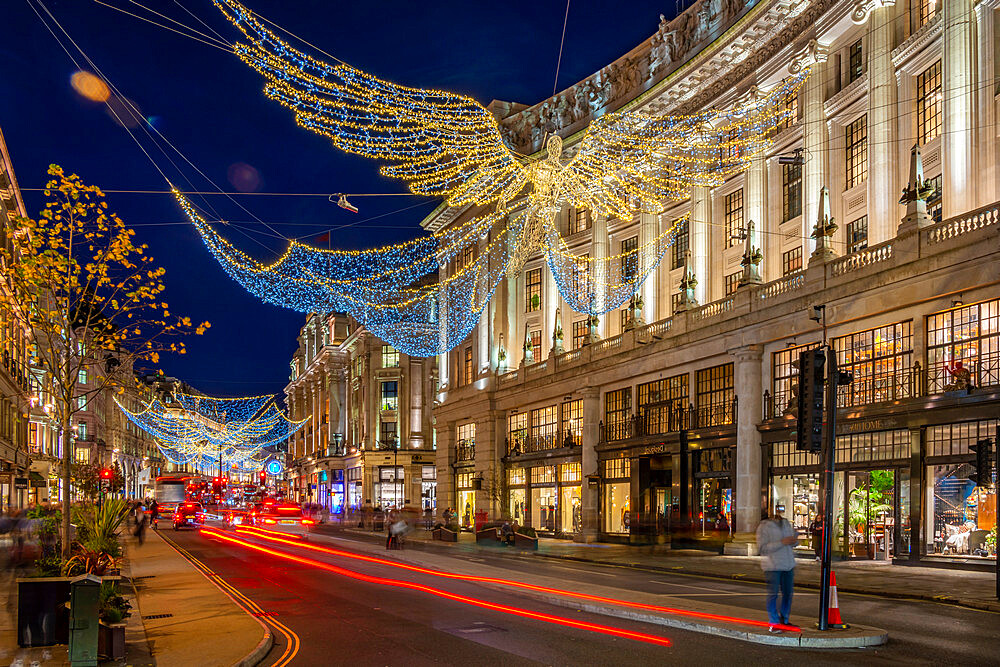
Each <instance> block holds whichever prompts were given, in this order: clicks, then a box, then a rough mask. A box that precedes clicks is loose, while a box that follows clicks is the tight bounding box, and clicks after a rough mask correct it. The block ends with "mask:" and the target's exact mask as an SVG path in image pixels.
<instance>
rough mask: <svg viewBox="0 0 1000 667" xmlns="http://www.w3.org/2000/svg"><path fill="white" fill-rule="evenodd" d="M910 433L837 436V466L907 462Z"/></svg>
mask: <svg viewBox="0 0 1000 667" xmlns="http://www.w3.org/2000/svg"><path fill="white" fill-rule="evenodd" d="M909 458H910V432H909V431H906V430H897V431H872V432H870V433H854V434H851V435H838V436H837V464H838V467H840V464H847V463H868V462H874V461H892V460H902V459H906V460H909Z"/></svg>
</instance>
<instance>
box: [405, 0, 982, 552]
mask: <svg viewBox="0 0 1000 667" xmlns="http://www.w3.org/2000/svg"><path fill="white" fill-rule="evenodd" d="M997 5H1000V3H998V2H994V1H992V0H982V1H980V2H973V1H972V0H949V1H948V2H944V3H940V2H938V3H935V2H933V1H932V0H899V1H897V2H892V0H860V1H857V2H849V1H843V0H841V1H834V0H811V1H810V0H791V1H789V0H782V1H766V0H765V1H761V2H749V3H743V2H739V1H737V0H732V1H729V0H722V1H720V0H702V1H701V2H698V3H696V4H695V5H694V6H692V7H690V8H688V9H687V10H686V11H685V12H684V13H682V14H681V15H680V16H678V17H677V18H675V19H673V20H671V21H666V20H663V21H662V22H661V25H660V28H659V30H658V31H657V32H656V34H654V35H653V36H652V37H651V38H650V39H647V40H646V41H644V42H643V43H642V44H640V45H639V46H637V47H636V48H635V49H633V50H632V51H630V52H629V53H628V54H626V55H625V56H623V57H622V58H621V59H619V60H617V61H616V62H614V63H610V64H609V65H608V66H606V67H605V68H603V69H602V70H601V71H600V72H597V73H595V74H594V75H593V76H591V77H588V78H587V79H586V80H584V81H581V82H580V83H578V84H576V85H575V86H573V87H571V88H569V89H567V90H565V91H562V92H561V93H559V94H557V95H555V96H553V97H552V98H550V99H548V100H545V101H543V102H541V103H539V104H535V105H533V106H530V107H528V106H524V105H519V104H514V103H508V102H494V103H493V104H492V105H491V107H490V108H491V110H492V111H493V113H494V114H495V115H496V116H497V117H498V119H499V120H500V124H501V127H502V128H503V131H504V132H505V133H506V135H507V139H508V141H509V143H510V144H511V145H512V146H516V147H517V148H518V150H520V151H521V152H524V153H532V152H536V151H538V150H540V149H541V146H542V142H543V140H544V137H545V136H546V134H549V133H558V134H559V135H561V136H562V137H563V138H564V140H565V143H566V146H567V148H568V150H569V151H572V150H573V145H574V143H576V142H579V140H580V139H581V137H582V135H583V132H584V131H585V130H586V127H587V125H588V124H589V123H590V122H591V121H592V120H593V119H594V118H597V117H599V116H600V115H602V114H604V113H607V112H610V111H614V110H617V109H620V108H625V107H627V108H630V109H645V110H650V111H654V112H662V113H686V112H692V111H698V110H704V109H708V108H713V107H714V108H720V109H724V108H727V107H730V106H732V105H735V104H739V103H741V102H743V101H746V100H747V99H751V98H752V97H753V96H755V95H760V94H762V93H765V92H767V91H768V90H770V89H772V88H773V87H774V86H776V85H778V84H779V83H780V82H781V81H782V80H783V79H784V78H786V77H788V76H790V75H792V74H795V73H797V72H799V71H801V70H802V68H805V67H810V68H811V75H810V77H809V78H808V80H807V81H806V83H805V84H804V86H803V87H802V88H800V89H799V91H798V94H797V96H796V97H795V99H794V100H791V101H789V104H790V105H791V107H792V110H793V114H792V117H791V119H790V120H789V121H788V122H787V123H785V124H784V127H782V128H781V129H780V131H779V132H778V133H777V135H776V137H775V142H774V145H773V147H772V149H771V150H770V152H769V153H768V154H767V155H765V156H762V157H760V158H758V159H756V160H755V161H754V162H753V163H752V164H751V165H750V167H749V168H748V169H747V170H746V171H744V172H742V173H739V174H736V175H735V176H733V177H731V178H729V179H728V180H727V181H726V182H725V183H723V184H721V185H719V186H718V187H712V188H707V187H698V188H694V189H692V191H691V193H690V196H689V197H688V198H687V199H685V200H684V201H680V202H669V203H665V204H664V206H665V209H664V211H663V212H662V213H661V214H660V215H646V214H643V215H641V216H639V217H637V218H636V219H632V220H608V219H604V218H601V217H596V216H593V215H591V213H590V212H589V211H585V210H568V209H567V210H564V211H563V212H562V213H561V215H560V217H559V220H558V224H559V227H560V231H561V233H562V235H563V237H564V238H565V239H566V240H567V243H568V245H569V247H570V249H571V250H572V251H573V252H574V253H576V254H578V255H582V254H587V255H589V256H590V257H593V258H607V257H614V256H617V255H619V254H620V253H622V252H626V251H628V250H629V249H631V248H635V247H637V246H639V247H641V246H642V245H644V244H645V243H646V242H647V240H649V239H653V238H655V237H657V236H658V235H659V234H660V233H661V232H662V231H663V230H665V229H667V227H668V225H671V224H672V223H673V222H674V221H675V220H678V219H679V218H682V217H683V216H689V218H688V222H687V223H686V224H685V225H684V226H683V228H682V229H681V233H680V234H678V237H677V239H676V241H675V243H674V246H673V248H672V249H671V251H670V252H668V253H667V254H666V255H665V256H664V257H663V258H662V260H661V261H660V263H659V265H658V266H657V267H656V268H655V270H654V271H653V272H652V274H651V275H650V277H649V278H648V279H647V280H646V281H645V282H644V283H643V285H642V287H641V288H640V290H639V292H638V294H637V297H638V298H637V299H636V300H635V301H634V302H633V304H632V306H633V307H629V308H623V309H621V310H620V311H611V312H608V313H606V314H604V315H602V316H601V317H600V318H599V322H598V323H597V326H596V330H594V329H595V327H592V326H591V324H590V323H588V322H587V315H586V314H580V313H576V312H573V311H572V310H571V309H570V308H569V307H568V305H567V304H566V303H565V302H564V300H563V299H562V298H561V297H560V295H559V293H558V291H557V289H556V285H555V283H554V280H553V278H552V276H551V273H550V272H549V270H548V268H547V267H546V266H545V265H544V262H543V258H542V257H541V256H540V255H537V256H535V257H533V258H531V259H529V261H528V263H527V264H526V265H525V269H524V271H522V272H521V274H520V275H519V276H518V277H517V278H513V279H507V280H506V281H504V282H501V285H500V287H499V289H498V290H497V293H496V295H495V297H494V299H493V301H492V302H491V303H490V305H489V307H488V309H487V311H485V312H484V315H483V317H482V319H481V320H480V322H479V324H478V326H477V328H476V330H475V331H474V332H473V333H472V334H471V335H470V336H469V337H468V339H467V340H466V341H465V342H464V343H463V344H462V345H460V346H458V347H457V348H456V349H454V350H452V351H451V352H449V353H448V354H446V355H442V356H441V357H439V369H438V377H439V382H438V389H437V391H438V393H437V402H436V404H435V408H434V420H435V424H434V429H435V436H436V443H437V495H438V501H437V507H438V509H439V510H443V509H445V508H447V507H454V508H456V509H457V510H458V514H459V516H461V517H463V520H466V523H469V524H471V522H472V519H471V517H473V516H475V515H476V512H477V511H478V512H480V513H481V512H486V513H487V514H488V515H490V516H492V517H496V516H511V517H513V518H515V519H517V520H518V521H519V522H521V523H523V524H529V525H532V526H533V527H535V528H536V529H537V530H538V531H540V532H541V533H542V534H550V535H554V536H562V537H572V538H574V539H578V540H587V541H590V540H605V541H622V542H632V543H654V542H661V541H667V540H671V541H674V542H681V541H683V542H686V543H696V544H705V545H706V546H711V547H713V548H724V549H725V550H726V551H727V552H730V553H734V552H735V553H739V552H742V553H747V552H748V551H749V550H752V535H753V532H754V530H755V528H756V525H757V523H758V522H759V521H760V519H761V517H762V516H763V515H764V514H765V513H766V512H767V511H768V509H769V508H771V507H773V506H774V505H775V504H783V505H785V506H786V508H787V514H786V516H788V518H789V519H791V520H792V521H793V523H794V524H795V525H796V526H797V527H798V528H799V529H800V530H801V531H803V533H804V534H805V532H806V530H807V528H808V525H809V524H810V522H811V521H812V519H813V518H814V517H815V515H816V513H817V512H818V511H819V510H820V501H819V499H820V498H821V495H820V493H819V491H820V488H819V477H820V475H819V473H820V464H819V459H818V456H816V455H813V454H809V453H806V452H799V451H797V450H796V448H795V435H794V432H795V427H796V424H795V412H794V396H795V394H794V392H795V390H796V370H795V363H794V362H795V361H796V360H797V358H798V354H799V352H801V351H802V350H805V349H807V348H809V347H811V346H817V345H820V344H821V343H822V342H823V341H824V340H827V341H830V343H831V344H832V346H833V348H834V349H835V350H836V352H837V355H838V360H839V363H840V365H841V367H843V368H845V369H847V370H850V371H851V372H852V373H853V377H854V381H853V383H852V384H850V385H848V386H845V387H843V388H841V389H840V393H839V398H838V406H839V408H840V411H839V414H838V420H839V421H838V427H837V437H836V460H837V462H836V466H837V473H836V477H835V482H834V498H835V501H834V502H835V508H834V509H835V516H836V517H837V521H836V531H837V542H836V548H837V550H838V551H839V552H840V553H841V554H843V555H845V556H848V557H856V558H877V559H895V560H899V561H912V560H920V559H940V560H945V561H950V562H955V561H976V560H977V559H978V560H983V559H989V558H995V554H993V553H992V552H991V550H990V549H989V548H988V547H987V546H986V539H985V535H986V533H987V532H988V531H989V530H990V529H992V527H993V526H994V525H995V520H996V507H997V503H996V495H995V492H994V491H990V490H987V489H985V488H983V487H976V486H975V484H974V483H973V482H971V481H970V479H969V474H970V472H972V464H973V461H974V458H975V457H974V456H973V454H972V450H970V449H969V445H970V444H974V443H976V442H977V441H979V440H981V439H984V438H995V437H997V432H996V429H997V414H998V407H1000V272H998V271H997V268H996V267H997V265H998V263H997V261H998V259H1000V245H998V243H997V241H998V229H1000V225H998V224H997V223H998V217H1000V201H998V200H1000V180H998V179H1000V175H998V170H997V118H996V116H997V98H996V90H997V81H998V79H997V66H998V65H997V59H996V55H995V46H994V44H995V29H996V26H997V11H996V6H997ZM918 156H919V157H920V158H921V159H922V168H923V174H924V176H925V179H926V180H925V182H915V179H914V178H913V177H912V176H913V173H914V171H915V169H914V167H915V161H916V158H917V157H918ZM918 191H919V192H918ZM901 193H903V197H901V196H900V194H901ZM918 195H919V196H918ZM470 214H471V213H470V212H465V213H460V212H456V211H455V210H448V211H447V212H445V211H442V210H439V211H438V212H436V213H435V214H433V215H432V216H431V217H429V218H428V219H426V220H425V222H424V224H425V226H426V227H427V228H430V229H440V228H442V227H445V226H447V225H455V224H460V223H461V222H462V221H463V220H464V219H465V217H466V216H467V215H470ZM751 222H752V223H753V224H752V225H751V224H750V223H751ZM816 230H820V232H822V233H816ZM757 250H759V254H758V253H755V251H757ZM686 251H690V260H689V261H690V264H689V266H688V269H687V271H689V272H690V273H691V274H693V276H694V277H695V279H696V284H694V283H692V281H690V280H688V281H685V282H684V283H683V285H682V278H684V274H685V272H686V269H685V254H686ZM744 258H748V259H746V260H745V259H744ZM454 268H455V267H449V266H445V267H442V277H445V276H447V275H448V271H449V269H454ZM682 287H683V289H682ZM817 307H820V308H818V309H817ZM557 322H559V323H560V324H557ZM527 349H530V350H531V353H530V354H527V353H526V350H527ZM790 405H791V409H790ZM994 488H995V487H994ZM480 516H481V514H480ZM466 517H468V519H466ZM956 535H957V536H958V537H955V536H956Z"/></svg>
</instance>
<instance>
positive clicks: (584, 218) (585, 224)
mask: <svg viewBox="0 0 1000 667" xmlns="http://www.w3.org/2000/svg"><path fill="white" fill-rule="evenodd" d="M587 229H590V209H586V208H571V209H570V210H569V224H568V228H567V231H568V232H569V233H570V234H576V233H577V232H582V231H584V230H587Z"/></svg>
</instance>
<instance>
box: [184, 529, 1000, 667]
mask: <svg viewBox="0 0 1000 667" xmlns="http://www.w3.org/2000/svg"><path fill="white" fill-rule="evenodd" d="M168 537H169V538H170V539H172V540H174V541H176V543H177V544H178V546H180V547H181V548H183V549H184V550H186V551H187V552H189V553H190V554H191V555H192V556H194V557H195V558H197V559H198V560H199V561H201V562H203V563H204V564H205V565H206V566H207V567H209V568H211V569H212V570H213V571H214V572H215V573H217V574H218V575H219V576H220V578H221V579H222V580H223V581H224V582H226V583H228V584H229V585H231V586H233V587H234V588H235V589H237V590H238V591H239V592H240V593H241V594H242V595H243V596H245V597H246V598H247V599H248V600H250V601H252V604H254V605H256V606H257V607H258V611H257V613H258V615H259V616H261V618H262V620H264V621H265V622H267V623H269V624H271V625H272V629H273V630H274V635H275V640H276V641H275V646H274V648H273V649H272V650H271V653H270V654H269V655H268V658H267V661H266V662H265V663H264V664H267V665H281V666H284V665H286V664H292V665H331V664H346V663H352V664H363V665H376V664H377V665H407V666H409V665H422V664H463V665H464V664H490V665H494V664H495V665H517V664H551V665H569V664H573V665H580V664H587V665H598V664H615V665H630V664H643V665H649V664H655V663H663V662H684V663H687V662H694V661H702V662H704V661H718V660H720V659H722V660H725V662H727V663H732V664H764V663H767V664H781V663H790V664H791V663H795V664H803V661H806V662H807V663H808V664H833V663H845V662H849V663H865V664H872V663H875V664H882V663H896V662H903V661H905V662H909V663H915V664H923V663H934V662H936V663H946V664H951V663H957V664H963V665H980V664H982V665H987V664H996V648H995V647H996V646H998V645H1000V644H998V642H1000V617H998V615H997V614H990V613H986V612H977V611H973V610H967V609H961V608H957V607H951V606H946V605H940V604H934V603H925V602H905V601H896V600H884V599H876V598H869V597H865V596H856V595H846V594H842V595H841V597H840V603H841V610H842V612H843V613H844V615H845V618H847V619H848V620H850V619H856V622H861V623H866V624H870V625H877V626H879V627H883V628H886V629H888V630H889V632H890V643H889V645H887V646H885V647H881V648H878V649H853V650H837V651H819V650H802V649H779V648H776V647H769V646H762V645H756V644H750V643H747V642H741V641H736V640H731V639H725V638H720V637H716V636H711V635H706V634H701V633H694V632H688V631H683V630H677V629H674V628H666V627H662V626H657V625H649V624H643V623H639V622H634V621H628V620H625V619H616V618H612V617H608V616H603V615H596V614H588V613H584V612H578V611H573V610H572V609H568V608H565V607H555V606H551V605H547V604H545V603H541V602H536V601H533V600H530V599H527V598H524V597H521V596H518V595H517V594H516V593H512V592H507V591H499V590H493V589H490V588H486V587H483V586H480V585H478V584H474V583H469V582H461V581H447V580H442V579H441V578H439V577H433V576H430V575H422V574H416V573H414V574H410V573H403V572H401V571H400V570H398V569H396V568H391V567H388V566H384V565H377V564H365V563H359V562H357V561H353V560H350V559H345V558H338V557H335V556H328V555H321V554H310V555H309V557H310V558H312V559H314V560H316V561H320V562H322V563H325V564H329V565H332V566H339V567H342V568H345V569H347V570H350V571H352V572H355V573H357V574H358V575H360V576H370V577H384V578H390V579H395V580H405V581H408V582H412V583H414V584H417V585H423V586H427V587H429V588H433V589H435V590H438V591H443V592H444V594H446V595H448V594H451V595H459V596H467V597H468V598H471V599H474V600H480V601H484V602H485V603H486V604H494V605H506V606H509V607H511V608H514V609H518V610H525V611H526V612H527V613H529V614H530V613H541V614H550V615H552V616H558V617H562V618H569V619H571V620H572V621H574V622H585V623H592V624H595V625H598V626H603V627H611V628H616V629H620V630H625V631H631V632H636V633H644V634H647V635H651V636H654V637H666V638H669V639H670V641H671V642H672V645H671V646H669V647H664V646H659V645H655V644H651V643H647V642H644V641H638V640H635V639H627V638H623V637H619V636H610V635H608V634H603V633H601V632H597V631H594V630H588V629H581V628H578V627H566V626H564V625H561V624H557V623H551V622H547V621H544V620H539V619H536V618H525V617H523V616H519V615H515V614H514V613H512V612H510V611H502V610H497V609H493V608H482V607H479V606H474V605H471V604H468V603H465V602H461V601H457V600H453V599H445V598H442V597H439V596H436V595H433V594H431V593H429V592H427V591H424V590H419V591H417V590H409V589H405V588H398V587H394V586H390V585H385V584H384V583H373V582H371V581H359V580H358V579H356V578H352V577H350V576H347V575H346V574H343V573H337V572H330V571H328V570H326V569H323V568H322V567H320V566H317V565H314V564H310V563H302V562H294V561H289V560H286V559H283V558H279V557H278V556H275V555H271V554H268V553H261V552H257V551H253V550H250V549H247V548H246V547H243V546H239V545H234V544H228V543H225V542H220V541H218V540H215V539H210V538H209V537H207V536H206V535H202V534H199V533H195V532H179V533H174V532H171V533H170V534H169V535H168ZM311 540H312V541H314V542H316V543H320V544H328V545H331V546H336V547H338V548H341V549H344V550H348V551H350V550H351V549H350V544H351V541H350V540H344V539H337V538H331V537H325V536H316V535H313V536H311ZM267 546H268V547H272V548H273V547H275V545H273V544H269V545H267ZM277 548H278V549H280V550H282V551H290V552H293V553H296V554H298V553H301V552H299V551H296V550H294V549H285V548H283V547H280V546H279V547H277ZM461 557H462V558H466V559H467V560H471V561H473V562H483V563H489V564H490V565H496V566H499V567H504V568H517V569H521V570H529V571H532V572H537V573H538V574H544V575H546V576H552V577H559V578H563V579H567V580H580V579H585V580H591V581H595V582H599V583H600V584H601V585H605V586H617V587H620V588H622V589H625V590H643V591H657V592H660V591H662V593H663V594H664V596H665V598H664V601H665V603H669V604H673V603H676V602H679V601H681V600H683V599H684V598H686V597H687V598H696V599H703V600H707V601H712V602H714V603H717V604H718V603H723V602H724V603H725V604H729V605H731V606H732V611H733V614H734V615H739V610H740V609H741V608H759V607H760V606H762V605H763V587H762V586H759V585H756V584H753V583H749V582H729V581H717V580H712V579H704V578H696V577H689V576H683V575H671V574H664V573H660V572H647V571H642V570H633V569H629V568H615V567H603V566H592V565H588V564H576V563H571V562H559V561H546V560H544V559H540V558H534V557H526V558H523V559H517V560H511V559H509V558H505V557H501V556H491V555H489V554H475V555H463V556H461ZM206 585H210V584H209V583H208V581H206ZM666 596H672V598H668V597H666ZM816 601H817V598H816V594H815V593H810V592H802V593H799V594H797V595H796V598H795V603H794V609H793V612H794V613H802V614H809V613H812V610H813V609H815V608H816ZM279 626H280V627H279Z"/></svg>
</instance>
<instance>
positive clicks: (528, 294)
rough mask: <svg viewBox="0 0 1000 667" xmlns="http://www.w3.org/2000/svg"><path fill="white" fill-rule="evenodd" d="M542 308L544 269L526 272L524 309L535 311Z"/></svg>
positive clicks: (530, 311) (529, 311)
mask: <svg viewBox="0 0 1000 667" xmlns="http://www.w3.org/2000/svg"><path fill="white" fill-rule="evenodd" d="M541 309H542V270H541V269H530V270H528V271H525V272H524V310H525V312H528V313H533V312H535V311H537V310H541Z"/></svg>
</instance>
